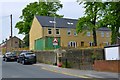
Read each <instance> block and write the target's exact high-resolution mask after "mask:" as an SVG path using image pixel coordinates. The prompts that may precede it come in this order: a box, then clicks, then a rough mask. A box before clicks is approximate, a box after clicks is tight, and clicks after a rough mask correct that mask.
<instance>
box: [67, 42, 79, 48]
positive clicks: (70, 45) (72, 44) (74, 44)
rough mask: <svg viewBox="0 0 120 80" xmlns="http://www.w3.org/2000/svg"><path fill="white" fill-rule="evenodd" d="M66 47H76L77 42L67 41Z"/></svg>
mask: <svg viewBox="0 0 120 80" xmlns="http://www.w3.org/2000/svg"><path fill="white" fill-rule="evenodd" d="M68 47H74V48H76V47H77V42H75V41H70V42H69V43H68Z"/></svg>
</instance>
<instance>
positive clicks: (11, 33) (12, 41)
mask: <svg viewBox="0 0 120 80" xmlns="http://www.w3.org/2000/svg"><path fill="white" fill-rule="evenodd" d="M10 21H11V22H10V23H11V36H10V38H11V51H12V48H13V40H12V36H13V34H12V14H11V15H10Z"/></svg>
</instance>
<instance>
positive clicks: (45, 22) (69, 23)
mask: <svg viewBox="0 0 120 80" xmlns="http://www.w3.org/2000/svg"><path fill="white" fill-rule="evenodd" d="M35 17H36V18H37V20H38V21H39V23H40V24H41V25H42V27H54V23H50V21H54V17H48V16H35ZM55 21H56V28H76V24H77V22H78V20H77V19H67V18H56V19H55ZM98 31H111V30H110V29H109V28H107V27H101V28H99V29H98Z"/></svg>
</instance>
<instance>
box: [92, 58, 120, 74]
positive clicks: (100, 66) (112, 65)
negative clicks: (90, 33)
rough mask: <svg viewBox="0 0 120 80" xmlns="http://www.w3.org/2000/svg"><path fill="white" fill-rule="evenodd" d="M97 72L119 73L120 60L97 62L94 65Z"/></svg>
mask: <svg viewBox="0 0 120 80" xmlns="http://www.w3.org/2000/svg"><path fill="white" fill-rule="evenodd" d="M94 69H95V70H96V71H107V72H119V73H120V60H96V61H95V64H94Z"/></svg>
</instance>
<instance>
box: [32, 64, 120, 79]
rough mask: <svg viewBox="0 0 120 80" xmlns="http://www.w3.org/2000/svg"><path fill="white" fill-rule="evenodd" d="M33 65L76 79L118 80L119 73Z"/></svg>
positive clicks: (119, 77)
mask: <svg viewBox="0 0 120 80" xmlns="http://www.w3.org/2000/svg"><path fill="white" fill-rule="evenodd" d="M34 65H37V66H41V67H42V69H44V70H48V71H52V72H56V73H61V74H66V75H70V76H76V77H78V78H97V79H104V80H120V73H112V72H99V71H94V70H77V69H69V68H61V67H58V66H54V65H49V64H43V63H37V64H34Z"/></svg>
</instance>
